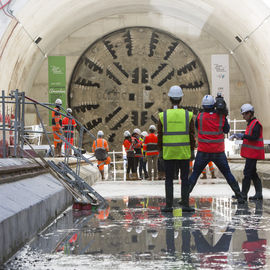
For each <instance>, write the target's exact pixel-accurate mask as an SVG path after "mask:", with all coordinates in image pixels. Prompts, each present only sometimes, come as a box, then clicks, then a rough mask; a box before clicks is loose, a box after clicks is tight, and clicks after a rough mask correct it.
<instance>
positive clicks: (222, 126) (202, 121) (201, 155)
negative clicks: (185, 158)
mask: <svg viewBox="0 0 270 270" xmlns="http://www.w3.org/2000/svg"><path fill="white" fill-rule="evenodd" d="M202 107H203V112H201V113H199V114H198V116H197V118H196V122H195V126H196V128H197V129H198V152H197V155H196V158H195V163H194V168H193V172H192V174H191V176H190V178H189V180H188V181H189V184H190V192H191V191H192V189H193V187H194V186H195V184H196V182H197V179H198V177H199V176H200V174H201V173H202V171H203V169H204V168H205V166H206V165H207V164H208V163H209V161H213V162H214V163H215V165H216V166H217V167H218V169H219V170H220V171H221V173H222V174H223V175H224V177H225V178H226V180H227V183H228V184H229V185H230V187H231V189H232V190H233V191H234V193H235V196H236V198H237V200H238V202H239V203H244V200H243V197H242V193H241V192H240V188H239V185H238V182H237V181H236V180H235V178H234V176H233V175H232V173H231V170H230V167H229V165H228V161H227V157H226V155H225V152H224V150H225V145H224V133H226V134H227V133H228V132H229V131H230V126H229V124H228V121H227V119H226V116H225V115H224V114H219V113H217V112H216V110H215V99H214V98H213V97H212V96H211V95H206V96H204V97H203V99H202Z"/></svg>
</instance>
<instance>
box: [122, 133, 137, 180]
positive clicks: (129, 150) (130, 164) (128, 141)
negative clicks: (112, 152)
mask: <svg viewBox="0 0 270 270" xmlns="http://www.w3.org/2000/svg"><path fill="white" fill-rule="evenodd" d="M124 137H125V139H124V142H123V145H124V148H125V151H126V155H127V174H126V180H127V181H129V180H133V177H131V176H130V172H131V173H132V175H133V174H135V168H134V163H135V162H134V158H135V153H134V148H133V143H132V138H131V134H130V132H129V131H128V130H126V131H125V132H124Z"/></svg>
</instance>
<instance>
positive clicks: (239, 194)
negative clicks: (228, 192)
mask: <svg viewBox="0 0 270 270" xmlns="http://www.w3.org/2000/svg"><path fill="white" fill-rule="evenodd" d="M228 184H229V185H230V187H231V189H232V190H233V192H234V194H235V198H236V199H237V202H238V203H240V204H243V203H245V202H246V200H247V197H246V196H245V195H244V194H243V193H242V192H241V191H240V188H239V185H238V182H236V181H235V182H233V183H228Z"/></svg>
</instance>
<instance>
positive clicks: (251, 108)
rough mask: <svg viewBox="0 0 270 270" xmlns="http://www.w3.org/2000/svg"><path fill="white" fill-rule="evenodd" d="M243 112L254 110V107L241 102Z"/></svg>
mask: <svg viewBox="0 0 270 270" xmlns="http://www.w3.org/2000/svg"><path fill="white" fill-rule="evenodd" d="M245 112H254V107H253V106H252V105H251V104H249V103H247V104H243V105H242V106H241V113H242V114H243V113H245Z"/></svg>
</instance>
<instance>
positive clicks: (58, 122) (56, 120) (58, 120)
mask: <svg viewBox="0 0 270 270" xmlns="http://www.w3.org/2000/svg"><path fill="white" fill-rule="evenodd" d="M61 105H62V100H61V99H60V98H58V99H56V101H55V108H54V111H52V131H53V143H54V156H55V157H60V156H61V147H62V140H61V138H60V137H59V136H57V135H58V134H59V135H62V134H63V133H62V116H61V114H60V113H58V112H59V111H60V110H61Z"/></svg>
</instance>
